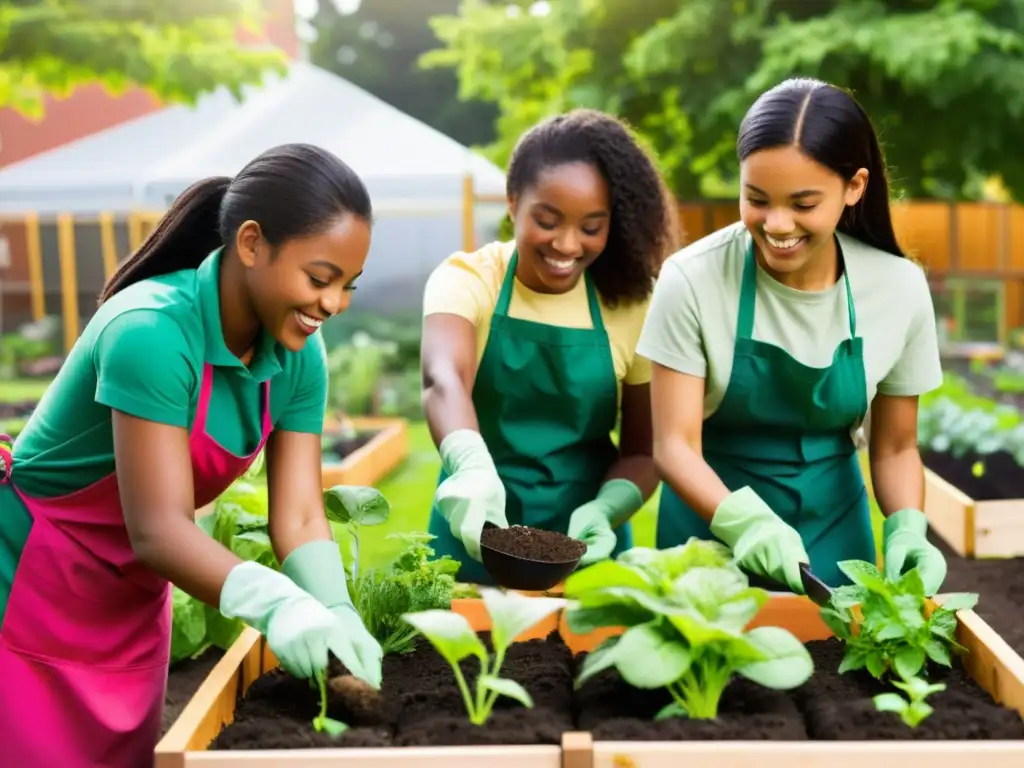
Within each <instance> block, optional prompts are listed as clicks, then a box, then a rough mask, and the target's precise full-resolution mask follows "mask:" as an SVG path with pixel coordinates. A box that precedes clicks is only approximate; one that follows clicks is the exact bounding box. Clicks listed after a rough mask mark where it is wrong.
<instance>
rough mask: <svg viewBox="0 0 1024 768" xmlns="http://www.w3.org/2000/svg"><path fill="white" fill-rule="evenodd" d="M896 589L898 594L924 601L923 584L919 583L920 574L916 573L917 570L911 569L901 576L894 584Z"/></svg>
mask: <svg viewBox="0 0 1024 768" xmlns="http://www.w3.org/2000/svg"><path fill="white" fill-rule="evenodd" d="M896 589H897V590H898V591H899V592H902V593H905V594H908V595H913V596H914V597H918V598H921V599H924V597H925V594H924V593H925V589H924V582H923V581H921V574H920V573H919V572H918V570H917V568H911V569H910V570H909V571H907V572H906V573H905V574H903V575H902V576H901V577H900V579H899V581H898V582H897V583H896Z"/></svg>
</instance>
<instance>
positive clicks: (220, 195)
mask: <svg viewBox="0 0 1024 768" xmlns="http://www.w3.org/2000/svg"><path fill="white" fill-rule="evenodd" d="M230 184H231V179H229V178H228V177H226V176H215V177H212V178H209V179H203V180H202V181H197V182H196V183H195V184H193V185H192V186H191V187H189V188H188V189H186V190H185V191H184V192H182V193H181V194H180V195H179V196H178V198H177V199H176V200H175V201H174V204H173V205H172V206H171V208H170V210H169V211H167V213H166V214H164V216H163V218H161V219H160V221H159V222H158V223H157V225H156V228H155V229H154V230H153V231H152V232H150V234H149V237H147V238H146V240H145V242H143V243H142V245H141V246H140V247H139V249H138V250H137V251H136V252H135V253H133V254H132V255H131V256H129V257H128V258H127V259H126V260H125V261H124V263H122V264H121V266H120V267H119V268H118V270H117V271H116V272H115V273H114V274H113V275H111V276H110V279H109V280H108V281H107V284H106V285H105V286H103V291H102V292H101V293H100V299H99V303H100V304H102V303H103V302H105V301H107V300H108V299H109V298H110V297H111V296H113V295H114V294H115V293H117V292H118V291H121V290H123V289H125V288H127V287H128V286H129V285H132V284H133V283H137V282H139V281H140V280H145V279H147V278H150V277H156V276H157V275H166V274H170V273H171V272H177V271H178V270H180V269H195V268H196V267H198V266H199V265H200V264H201V263H202V261H203V259H205V258H206V257H207V256H208V255H209V254H210V252H211V251H213V250H214V249H216V248H219V247H220V246H221V244H222V241H221V238H220V208H221V203H222V202H223V201H224V194H225V193H226V192H227V190H228V186H229V185H230Z"/></svg>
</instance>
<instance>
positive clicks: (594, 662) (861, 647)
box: [158, 540, 1024, 765]
mask: <svg viewBox="0 0 1024 768" xmlns="http://www.w3.org/2000/svg"><path fill="white" fill-rule="evenodd" d="M843 568H844V571H845V572H846V573H847V574H848V575H849V576H850V577H851V579H852V580H853V582H854V584H853V585H852V586H849V587H843V588H840V589H838V590H835V592H834V593H833V596H832V599H831V601H830V603H829V604H828V606H826V607H824V608H818V607H817V606H815V605H813V604H812V603H811V602H810V601H809V600H807V599H806V598H796V597H792V596H787V597H776V598H769V595H768V594H767V593H765V592H763V591H761V590H758V589H752V588H750V587H749V585H748V582H747V579H746V577H745V576H744V574H743V573H742V571H740V570H739V569H738V568H736V567H735V565H734V564H733V563H732V561H731V559H730V557H729V553H728V551H727V550H726V549H725V548H724V547H721V546H720V545H718V544H715V543H712V542H700V541H697V540H691V541H690V542H689V543H687V544H686V545H683V546H681V547H676V548H673V549H669V550H662V551H657V550H649V549H643V548H638V549H634V550H631V551H629V552H627V553H625V554H624V555H622V556H621V557H620V558H619V559H618V560H617V561H615V562H605V563H599V564H597V565H595V566H592V567H591V568H588V569H586V570H583V571H580V572H577V573H575V574H573V576H571V577H570V578H569V579H568V580H567V582H566V584H565V598H566V599H561V598H552V597H526V596H523V595H519V594H517V593H514V592H507V593H506V592H500V591H497V590H490V589H484V590H482V593H483V604H482V605H483V606H484V607H486V610H487V612H488V614H489V615H488V616H487V617H482V616H480V615H479V609H480V608H481V604H480V603H479V601H464V602H463V601H456V602H455V603H453V610H450V611H446V610H438V609H432V610H427V611H420V612H415V613H409V614H406V615H405V616H404V617H403V618H404V620H405V622H406V623H407V625H408V626H410V627H411V628H414V630H415V632H416V633H417V635H416V636H415V637H414V639H415V640H416V642H413V643H411V644H410V646H409V647H407V648H405V649H403V650H404V651H405V652H399V653H392V654H389V655H388V656H387V657H386V658H385V663H384V682H383V686H382V689H381V690H380V691H379V692H377V691H373V690H370V689H368V688H366V687H365V686H364V685H362V684H361V683H359V681H357V680H356V679H355V678H353V677H351V676H349V675H347V674H346V672H345V670H344V669H342V668H341V667H340V666H334V667H332V669H330V670H329V671H327V673H326V674H325V675H324V676H323V677H321V678H320V679H319V680H318V681H317V684H315V685H310V683H309V682H306V681H300V680H296V679H294V678H292V677H291V676H289V675H287V674H286V673H284V672H283V671H281V670H279V669H271V668H272V667H273V666H274V660H273V659H272V657H271V656H270V654H269V652H266V651H265V650H264V651H262V652H261V651H259V650H256V651H255V653H256V655H257V659H258V660H259V661H258V662H257V670H256V672H255V673H252V671H251V668H252V666H253V664H252V658H251V657H252V655H253V654H252V653H249V654H248V657H249V661H248V662H245V663H242V660H241V657H238V656H237V655H236V659H235V661H234V662H233V663H234V664H235V665H236V667H239V668H242V667H247V668H249V669H250V677H251V678H258V679H255V681H254V682H252V685H251V686H250V687H249V688H248V690H247V692H246V693H245V696H244V697H243V698H242V699H241V701H240V702H239V704H238V707H237V710H236V711H235V712H234V714H233V722H231V724H230V725H228V726H227V727H226V728H224V729H223V731H221V732H220V734H219V735H217V736H216V738H215V739H213V741H212V743H211V744H209V749H211V750H217V751H251V750H267V749H299V748H316V749H315V752H319V751H320V749H322V748H335V749H337V755H338V757H339V759H340V757H341V755H343V754H345V753H346V752H347V751H348V750H351V749H354V748H368V749H370V750H371V751H370V752H369V753H368V752H366V751H364V750H357V752H356V753H351V754H352V755H353V757H355V756H356V755H357V754H358V759H359V760H360V761H362V760H366V759H369V755H372V754H377V753H379V754H380V755H381V756H383V755H385V754H390V753H391V751H390V750H388V748H389V747H400V748H403V749H406V748H414V747H423V746H430V747H435V746H443V745H506V746H508V745H551V746H556V745H559V744H560V743H562V741H563V737H564V735H565V734H566V733H570V732H575V731H589V732H590V733H592V734H593V738H594V739H596V740H598V741H600V742H608V741H625V742H630V741H632V742H651V741H659V742H661V741H675V742H699V741H719V740H744V741H750V740H764V741H768V740H770V741H775V742H807V741H835V740H842V741H870V740H915V741H919V740H935V739H942V740H979V739H985V740H1006V741H1007V742H1008V743H1009V742H1011V741H1014V742H1015V741H1020V743H1019V744H1014V745H1013V746H1014V748H1015V749H1016V750H1018V751H1017V752H1016V753H1015V754H1016V757H1017V758H1021V759H1024V721H1022V719H1021V716H1020V713H1019V712H1018V711H1017V710H1015V709H1012V708H1008V707H1004V706H1002V705H1000V704H999V703H996V701H994V700H993V697H992V695H990V693H993V691H986V689H984V688H982V687H981V686H980V685H979V684H978V683H977V682H975V680H974V678H973V677H972V675H971V674H968V672H967V671H966V670H967V669H972V670H973V671H974V672H975V674H977V672H978V670H979V669H981V668H982V667H985V665H989V666H988V667H987V668H988V670H989V671H988V672H987V673H984V674H983V679H988V678H991V679H993V680H994V679H996V678H998V679H999V680H1000V681H1001V682H1000V684H1001V685H1003V686H1006V685H1011V686H1012V687H1013V691H1011V693H1012V695H1016V696H1018V697H1019V698H1018V699H1017V702H1018V704H1019V705H1020V706H1024V671H1022V670H1024V661H1022V660H1021V659H1020V658H1019V657H1016V656H1012V654H1011V655H1010V656H1012V658H1011V661H1010V662H1008V663H1009V666H1007V667H1005V668H1004V669H1002V670H1001V671H999V672H993V671H992V668H991V665H992V664H993V663H995V662H994V661H993V659H995V658H996V657H997V656H999V655H1000V654H1004V655H1005V654H1006V653H1007V650H1006V649H1005V648H999V649H997V651H998V653H997V652H996V651H993V650H992V649H991V648H990V647H988V646H986V645H985V644H984V643H980V642H979V641H978V640H977V637H976V636H975V635H974V634H971V633H967V636H965V634H964V632H963V631H960V632H959V634H958V621H957V616H956V612H955V611H956V610H963V609H968V608H970V607H971V606H972V605H973V603H974V600H975V596H973V595H952V596H946V597H945V598H944V599H943V602H944V603H945V605H944V606H942V607H935V606H934V605H931V604H930V603H929V601H927V600H926V599H925V597H924V592H923V588H922V586H921V582H920V578H919V577H918V575H917V573H916V572H914V571H912V572H910V573H908V574H906V575H905V576H904V577H903V578H901V579H900V580H899V581H898V582H887V581H886V580H885V579H884V577H883V576H882V574H881V573H879V571H878V570H877V569H876V568H875V567H874V566H873V565H871V564H868V563H862V562H847V563H844V564H843ZM968 615H971V616H972V618H973V619H974V620H975V621H977V619H976V617H973V614H968ZM979 624H980V622H979ZM980 626H984V625H983V624H980ZM484 627H488V628H489V630H490V631H482V632H477V631H475V630H479V629H483V628H484ZM531 637H532V639H529V638H531ZM965 637H966V639H965ZM246 638H247V639H246V642H247V643H249V644H250V645H259V642H258V636H256V635H255V633H252V634H247V635H246ZM514 638H518V639H520V640H521V641H522V642H513V639H514ZM424 640H426V642H423V641H424ZM961 641H963V644H962V643H961ZM993 643H994V644H996V645H999V643H998V640H995V641H993ZM979 649H980V653H979ZM964 654H966V658H964ZM993 654H995V656H993ZM965 660H966V661H967V662H968V663H967V665H966V666H965V665H964V663H963V662H964V661H965ZM999 663H1002V662H999ZM263 670H268V671H267V672H266V674H262V676H260V672H261V671H263ZM237 682H238V681H237V679H234V682H232V683H230V684H229V683H228V681H227V680H224V681H222V684H221V688H222V689H223V690H220V691H218V693H220V694H222V695H223V694H226V695H228V696H230V697H232V698H231V703H232V704H233V703H234V698H233V697H234V696H235V694H236V691H237V688H236V687H234V686H236V685H237ZM244 682H247V681H243V683H244ZM213 687H216V685H215V684H214V686H213ZM210 693H211V691H210V690H207V691H206V693H205V694H204V695H206V696H209V695H210ZM995 693H996V694H997V695H998V696H999V698H1001V699H1005V698H1007V697H1006V696H1005V695H1004V694H1005V693H1006V692H1005V691H995ZM1011 698H1012V697H1011ZM223 707H224V703H223V701H221V702H220V703H219V704H217V705H216V706H214V705H213V704H212V703H211V705H210V706H209V707H208V708H207V710H206V712H205V713H203V714H204V717H205V721H204V722H205V725H204V726H203V727H205V728H206V729H207V730H209V729H210V726H211V722H210V720H211V718H213V719H216V718H217V717H218V715H217V712H216V711H215V710H217V709H218V708H221V709H222V708H223ZM198 712H199V709H198V708H197V710H196V713H198ZM194 714H195V713H194ZM224 719H230V718H224ZM213 725H214V728H213V730H214V732H215V730H216V726H217V725H219V722H216V723H214V724H213ZM198 728H199V725H198V724H196V726H195V727H194V728H191V727H186V726H185V725H182V727H181V728H179V733H178V734H176V737H175V740H171V741H172V742H176V743H177V746H176V743H163V744H161V747H160V748H159V749H158V753H159V752H160V751H161V750H162V751H163V752H164V753H166V754H169V753H171V752H173V751H174V750H175V749H176V748H177V749H183V747H181V744H182V743H184V742H188V741H189V740H190V739H191V743H192V744H193V748H200V749H202V747H203V746H204V745H203V744H197V743H196V742H195V739H194V738H193V736H194V732H195V731H196V729H198ZM183 739H184V742H183V741H182V740H183ZM167 741H168V740H165V742H167ZM382 750H383V751H382ZM296 759H298V755H297V756H296ZM332 759H333V758H332ZM289 764H291V763H289ZM539 764H540V763H538V765H539ZM545 764H547V763H545Z"/></svg>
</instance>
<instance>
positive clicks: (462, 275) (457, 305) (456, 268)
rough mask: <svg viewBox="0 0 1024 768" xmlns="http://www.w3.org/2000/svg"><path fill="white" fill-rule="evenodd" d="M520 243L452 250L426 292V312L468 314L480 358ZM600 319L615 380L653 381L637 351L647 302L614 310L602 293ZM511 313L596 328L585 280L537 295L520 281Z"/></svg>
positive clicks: (538, 320) (567, 325) (550, 322)
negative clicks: (566, 287)
mask: <svg viewBox="0 0 1024 768" xmlns="http://www.w3.org/2000/svg"><path fill="white" fill-rule="evenodd" d="M513 250H515V243H514V242H508V243H499V242H493V243H488V244H487V245H485V246H484V247H483V248H481V249H480V250H478V251H474V252H472V253H464V252H462V251H459V252H457V253H454V254H452V255H451V256H449V257H448V258H447V259H445V260H444V261H443V262H441V263H440V264H439V265H438V266H437V268H436V269H435V270H434V271H433V272H432V273H431V275H430V278H429V279H428V280H427V285H426V289H425V291H424V296H423V315H424V317H425V316H427V315H434V314H449V315H459V316H460V317H464V318H466V319H467V320H469V321H470V322H471V323H473V325H474V326H476V331H477V337H476V339H477V343H476V354H477V362H479V361H480V358H481V357H483V354H484V348H485V347H486V345H487V336H488V333H489V332H490V328H491V316H492V315H493V314H494V308H495V306H496V305H497V303H498V295H499V294H500V293H501V283H502V281H503V280H504V279H505V274H506V273H507V272H508V265H509V262H510V261H511V259H512V252H513ZM598 301H599V303H600V305H601V318H602V319H603V320H604V326H605V330H606V331H607V333H608V341H609V344H610V346H611V352H612V360H613V362H614V364H615V378H616V380H617V381H618V383H619V385H620V388H621V385H622V384H623V383H626V384H631V385H638V384H648V383H650V381H651V364H650V361H648V360H647V359H646V358H644V357H641V356H640V355H638V354H637V353H636V343H637V340H638V339H639V337H640V331H641V329H642V328H643V325H644V318H645V317H646V316H647V306H648V303H649V300H648V301H644V302H639V303H636V304H628V305H622V306H619V307H616V308H614V309H610V308H609V307H607V306H606V305H605V303H604V302H603V301H601V300H600V296H599V297H598ZM508 314H509V316H510V317H515V318H519V319H521V320H529V321H531V322H536V323H544V324H546V325H558V326H562V327H564V328H593V323H592V322H591V319H590V305H589V303H588V302H587V286H586V282H585V281H583V280H580V281H579V282H578V283H577V284H576V286H575V287H574V288H573V289H572V290H571V291H569V292H567V293H560V294H553V293H537V292H536V291H532V290H530V289H529V288H527V287H526V286H525V285H523V284H522V283H520V282H519V280H515V281H514V282H513V284H512V299H511V301H510V303H509V308H508Z"/></svg>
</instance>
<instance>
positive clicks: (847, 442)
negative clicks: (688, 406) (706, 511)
mask: <svg viewBox="0 0 1024 768" xmlns="http://www.w3.org/2000/svg"><path fill="white" fill-rule="evenodd" d="M836 248H837V249H839V244H838V243H836ZM838 255H839V258H840V260H842V258H843V257H842V251H841V250H840V251H839V254H838ZM843 279H844V281H845V283H846V302H847V308H848V315H849V323H850V338H848V339H846V340H844V341H842V342H841V343H840V344H839V346H838V347H837V348H836V350H835V353H834V354H833V357H832V364H831V365H830V366H828V367H826V368H811V367H809V366H806V365H803V364H802V363H800V362H799V361H798V360H795V359H794V358H793V357H791V356H790V355H789V354H788V353H787V352H786V351H785V350H783V349H782V348H780V347H777V346H775V345H773V344H769V343H767V342H763V341H755V340H754V339H753V338H752V336H753V328H754V306H755V302H756V288H757V262H756V261H755V259H754V247H753V245H751V246H750V247H749V248H748V250H747V254H746V260H745V262H744V266H743V279H742V283H741V288H740V301H739V314H738V320H737V324H736V325H737V327H736V344H735V348H734V357H733V364H732V373H731V375H730V376H729V384H728V386H727V387H726V391H725V396H724V398H723V400H722V403H721V405H720V406H719V408H718V410H716V411H715V413H714V414H712V415H711V417H710V418H709V419H707V420H706V421H705V422H704V425H703V437H702V440H703V454H704V459H705V460H706V461H707V463H708V464H709V465H710V466H711V468H712V469H713V470H715V472H716V473H717V474H718V476H719V477H720V478H721V479H722V482H723V483H725V485H726V487H727V488H728V489H729V490H730V491H735V490H738V489H740V488H742V487H743V486H746V485H749V486H750V487H751V488H753V489H754V491H756V492H757V494H758V495H759V496H760V497H761V498H762V499H764V501H765V502H766V503H767V504H768V506H769V507H771V509H772V511H774V512H775V513H776V514H777V515H778V516H779V517H780V518H782V519H783V520H784V521H785V522H786V523H788V524H789V525H791V526H793V527H794V528H795V529H796V530H797V531H798V532H799V533H800V536H801V538H802V539H803V542H804V547H805V548H806V549H807V553H808V555H809V556H810V560H811V568H812V570H813V571H814V572H815V573H816V574H817V576H818V577H819V578H821V579H822V580H824V581H825V582H826V583H827V584H829V585H832V586H839V585H841V584H846V583H848V581H847V579H846V577H845V576H844V575H843V574H842V572H841V571H840V570H839V569H838V568H837V567H836V563H837V562H839V561H841V560H848V559H857V560H866V561H868V562H871V563H873V562H875V541H874V535H873V533H872V529H871V513H870V509H869V507H868V497H867V490H866V488H865V486H864V478H863V475H862V474H861V469H860V462H859V461H858V459H857V451H856V448H855V446H854V443H853V440H852V439H851V437H850V429H851V427H852V426H853V425H854V424H856V423H858V422H859V421H860V420H861V419H863V417H864V415H865V414H866V413H867V408H868V402H867V385H866V382H865V376H864V354H863V352H864V349H863V347H864V344H863V339H861V338H858V336H857V316H856V312H855V310H854V305H853V294H852V292H851V290H850V278H849V272H848V271H847V270H845V269H844V270H843ZM691 536H696V537H698V538H700V539H713V538H714V535H713V534H712V533H711V531H710V529H709V526H708V523H707V522H706V521H705V520H704V519H703V518H701V517H700V516H698V515H697V513H696V512H694V511H693V510H692V509H691V508H690V507H689V506H688V505H687V504H686V503H685V502H684V501H683V500H682V499H681V498H680V497H679V496H678V495H677V494H676V493H674V492H673V491H672V489H671V488H669V487H668V484H667V483H666V484H664V485H663V487H662V494H661V502H660V505H659V508H658V530H657V546H658V548H667V547H672V546H676V545H678V544H682V543H685V542H686V541H687V540H688V539H689V538H690V537H691ZM751 583H752V584H757V585H758V586H761V587H764V588H766V589H771V590H774V591H788V590H787V589H786V587H785V586H784V585H782V584H778V583H775V582H774V581H771V582H769V581H768V580H767V579H764V580H762V579H757V578H752V579H751Z"/></svg>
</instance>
